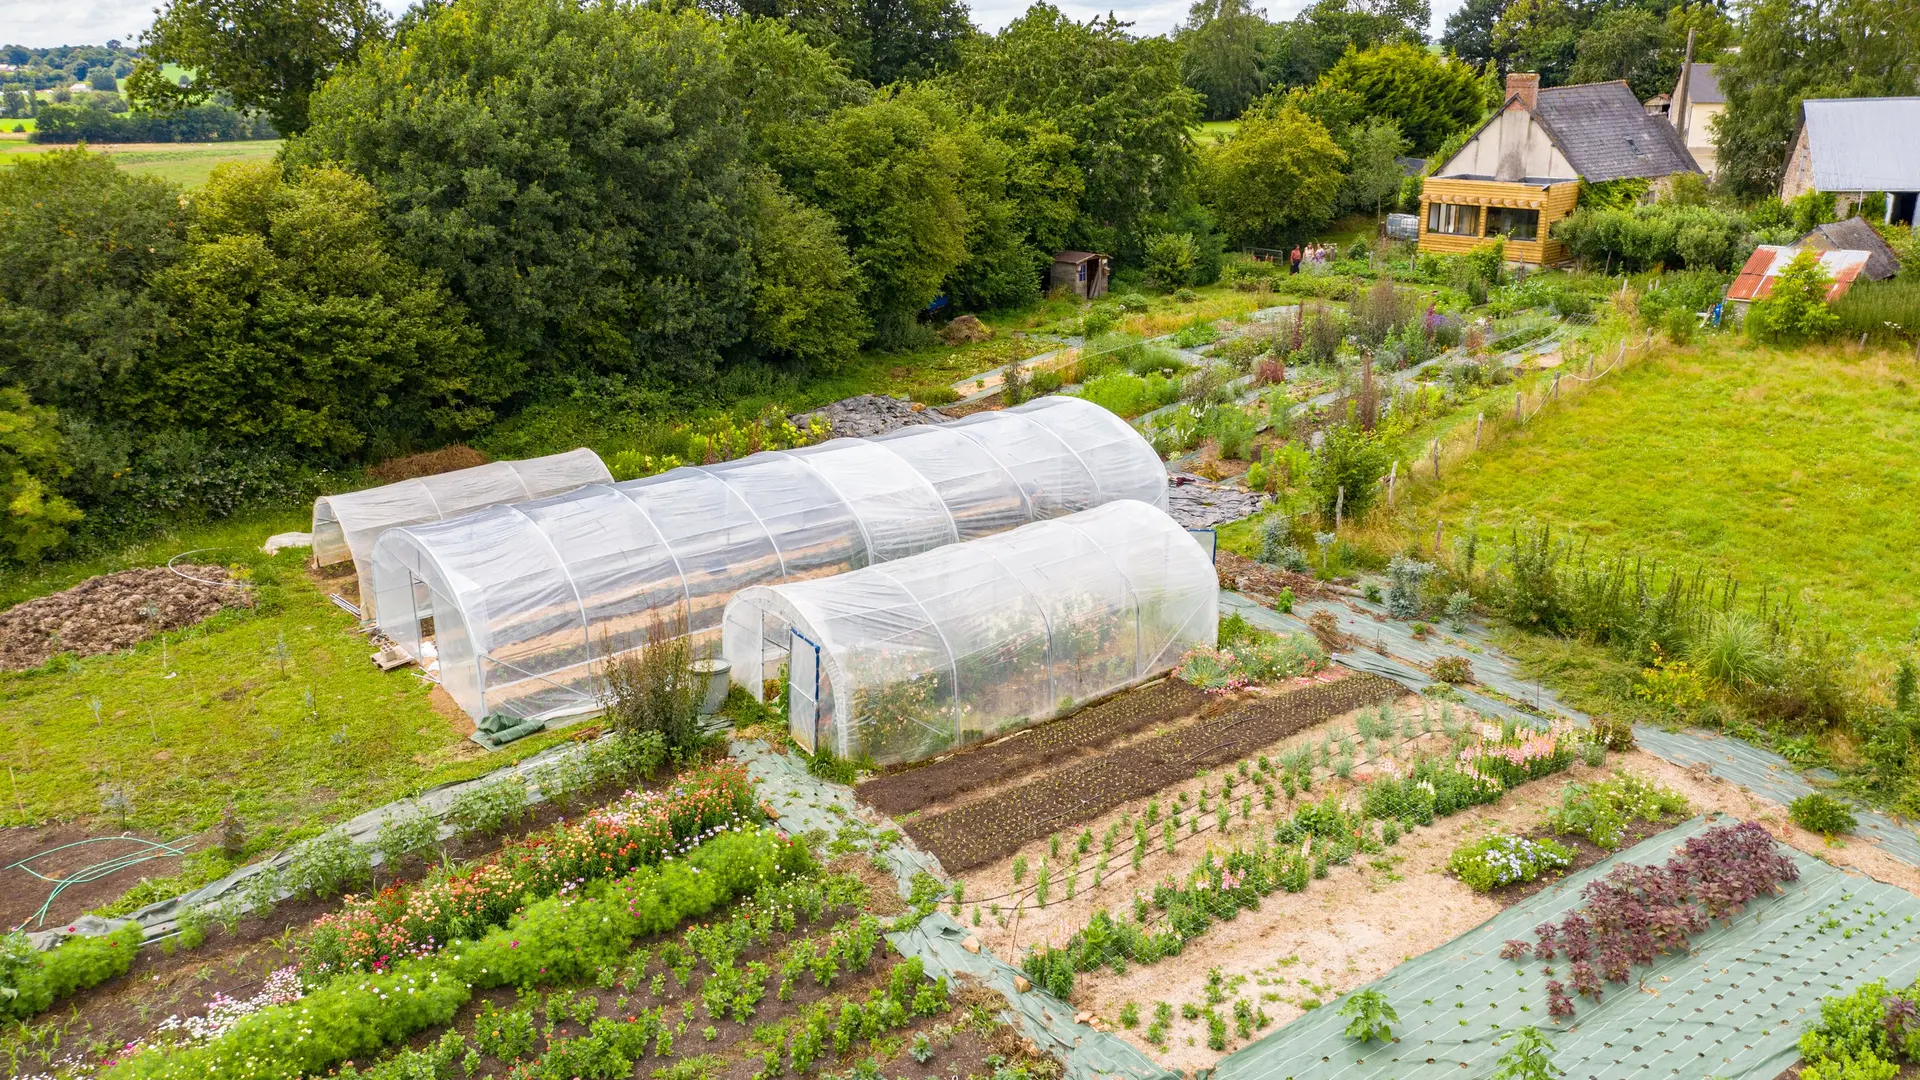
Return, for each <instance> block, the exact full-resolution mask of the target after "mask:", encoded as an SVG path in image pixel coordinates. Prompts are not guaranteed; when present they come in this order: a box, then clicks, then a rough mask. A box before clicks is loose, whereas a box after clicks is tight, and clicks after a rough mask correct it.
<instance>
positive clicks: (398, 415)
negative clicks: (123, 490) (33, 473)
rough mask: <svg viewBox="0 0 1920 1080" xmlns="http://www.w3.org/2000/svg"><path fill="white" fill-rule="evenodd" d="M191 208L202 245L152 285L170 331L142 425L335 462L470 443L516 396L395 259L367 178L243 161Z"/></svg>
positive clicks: (458, 322) (473, 335)
mask: <svg viewBox="0 0 1920 1080" xmlns="http://www.w3.org/2000/svg"><path fill="white" fill-rule="evenodd" d="M194 204H195V206H196V208H197V218H198V220H197V221H196V222H195V224H194V226H193V228H192V231H191V236H192V240H193V243H192V244H191V246H190V247H189V248H188V250H187V251H186V252H185V253H184V255H183V257H182V258H181V259H180V261H178V262H177V263H174V264H173V265H171V266H169V267H167V268H166V269H164V270H162V271H161V272H160V273H158V274H156V275H155V278H154V294H155V295H156V296H157V297H159V298H160V299H161V300H162V301H163V302H164V303H166V304H167V307H168V310H169V313H170V315H171V319H170V321H169V328H168V333H167V335H166V336H165V338H164V339H163V341H162V344H161V346H160V348H159V349H158V350H157V352H156V355H155V357H154V361H153V363H152V365H151V366H150V369H149V371H148V377H147V378H146V379H144V380H143V381H142V386H141V388H140V390H139V392H138V395H137V397H138V401H139V405H138V410H139V412H140V414H142V416H143V418H144V419H145V420H146V421H147V426H148V427H150V428H153V429H156V430H158V429H160V428H166V427H185V428H189V429H193V430H198V431H207V432H212V433H215V436H216V440H215V441H217V442H221V443H241V442H244V443H247V444H250V445H254V446H261V445H266V446H273V447H276V448H285V449H293V450H297V451H300V452H303V453H305V454H306V455H308V456H310V457H319V458H322V459H330V460H340V459H345V458H351V457H355V456H358V455H359V454H360V453H361V452H362V451H364V450H366V449H367V448H368V446H369V444H370V443H375V444H377V445H376V446H375V449H377V450H378V451H381V452H392V451H393V450H396V449H410V448H413V447H418V446H421V445H437V444H438V443H439V442H441V441H444V440H446V439H448V438H454V437H458V436H461V435H465V434H469V433H471V432H473V431H476V430H478V429H479V428H480V427H481V426H483V425H484V424H486V423H487V422H488V421H489V420H491V419H492V418H493V413H492V410H491V409H490V408H488V405H489V404H490V403H492V402H496V401H499V400H501V399H503V398H505V397H507V396H508V395H509V393H510V392H511V391H512V389H513V387H512V386H511V385H510V384H509V383H508V381H507V380H506V379H505V378H503V377H502V375H503V373H502V372H501V371H500V370H499V368H498V367H497V366H496V365H494V364H491V363H489V362H488V359H487V357H486V356H485V355H484V354H483V353H482V352H481V348H480V335H479V334H478V332H477V331H475V330H474V328H473V326H472V324H471V323H470V322H468V321H467V318H466V313H465V311H464V310H462V309H461V307H460V305H459V304H457V303H455V302H454V301H453V299H452V298H451V297H450V296H449V295H448V293H447V290H446V288H445V286H443V285H442V284H441V283H440V281H439V279H438V278H437V276H436V275H434V274H431V273H426V272H422V271H421V270H420V269H419V268H418V267H416V266H414V265H413V264H412V263H409V262H407V261H406V260H405V259H401V258H398V257H396V256H395V254H394V253H393V251H392V249H391V245H390V243H389V239H388V236H387V232H386V227H385V225H384V223H383V221H382V214H381V210H382V207H381V205H380V197H379V195H378V194H377V193H376V192H375V191H374V189H373V185H371V184H369V183H367V182H366V181H365V180H362V179H360V178H359V177H357V176H354V175H352V174H351V173H348V172H346V171H345V170H343V169H340V168H337V167H333V166H320V167H317V168H313V169H310V170H307V171H305V172H304V173H303V174H302V175H300V176H299V177H297V178H296V179H295V180H294V181H292V182H287V181H285V180H283V179H282V177H281V175H280V168H279V166H278V165H275V164H273V163H271V162H268V163H261V164H240V163H234V164H228V165H223V166H221V167H219V168H218V169H215V170H214V172H213V176H212V177H211V178H210V179H209V180H208V181H207V184H206V186H205V187H204V188H202V189H201V190H200V191H198V192H197V193H196V195H195V199H194Z"/></svg>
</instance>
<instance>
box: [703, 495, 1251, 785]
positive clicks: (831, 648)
mask: <svg viewBox="0 0 1920 1080" xmlns="http://www.w3.org/2000/svg"><path fill="white" fill-rule="evenodd" d="M1218 590H1219V584H1218V581H1217V580H1216V578H1215V576H1214V572H1213V564H1212V562H1211V560H1209V559H1208V558H1207V554H1206V552H1205V550H1204V549H1202V548H1201V546H1200V545H1199V544H1198V543H1196V542H1195V541H1194V539H1193V537H1191V536H1189V535H1188V534H1187V533H1186V531H1185V530H1183V529H1182V528H1180V526H1179V525H1177V524H1175V523H1174V521H1173V519H1172V518H1170V517H1168V516H1167V515H1166V513H1165V512H1164V511H1163V510H1161V509H1160V508H1158V507H1154V506H1149V505H1147V504H1145V503H1141V502H1136V501H1131V500H1127V501H1121V502H1115V503H1110V504H1108V505H1106V506H1101V507H1098V508H1096V509H1092V510H1087V511H1085V512H1083V513H1079V514H1074V515H1072V516H1070V517H1065V518H1061V519H1058V520H1055V521H1044V522H1036V523H1034V524H1031V525H1026V526H1023V527H1021V528H1018V529H1015V530H1013V531H1012V532H1008V533H1005V534H1002V535H999V536H993V537H988V538H986V539H982V540H976V541H973V542H971V543H966V544H959V545H955V546H953V547H948V548H943V549H941V550H939V551H936V552H929V553H927V554H924V555H920V556H916V557H914V558H911V559H903V560H901V561H899V562H894V563H888V564H887V565H885V566H873V567H868V568H866V569H863V570H859V571H855V572H853V573H849V574H841V575H839V576H837V577H830V578H822V579H819V580H814V581H796V582H790V583H787V584H783V585H773V586H762V587H756V588H752V589H746V590H743V591H742V592H741V593H740V594H739V595H737V596H735V597H734V598H733V601H732V602H731V603H729V604H728V605H727V611H726V621H725V629H724V632H723V636H722V648H723V651H724V653H725V656H726V658H727V661H728V663H730V664H731V665H732V668H733V676H734V680H735V681H736V682H738V683H741V684H742V685H744V686H746V687H747V688H748V689H750V690H752V691H753V692H754V693H756V694H759V693H762V692H763V691H762V687H763V686H764V682H765V680H768V679H777V678H779V677H780V672H781V669H782V668H786V669H787V671H788V677H789V678H790V679H791V683H790V692H789V693H788V695H787V696H788V700H789V704H788V722H789V724H790V726H791V727H792V730H793V733H794V736H795V738H797V739H799V740H800V742H801V743H802V745H804V746H807V747H810V748H814V749H821V748H825V749H830V750H832V751H833V752H834V753H835V754H837V755H839V756H841V757H849V758H857V757H864V756H871V757H872V758H873V759H874V760H875V761H878V762H881V763H894V762H903V761H915V760H918V759H921V758H925V757H929V756H931V755H933V754H936V753H939V752H941V751H944V750H948V749H951V748H953V747H956V746H964V745H966V744H969V743H974V742H979V741H981V740H982V739H987V738H991V737H993V736H995V735H999V734H1002V733H1004V732H1007V731H1012V730H1014V729H1016V728H1021V727H1026V726H1028V725H1030V724H1034V723H1038V722H1039V721H1042V720H1046V719H1048V718H1050V717H1053V716H1057V715H1059V714H1061V713H1064V712H1068V711H1070V710H1071V709H1072V708H1073V707H1074V704H1075V703H1076V702H1083V701H1087V700H1089V699H1092V698H1096V697H1099V696H1101V695H1103V694H1107V693H1110V692H1112V691H1114V690H1117V689H1120V688H1121V687H1124V686H1126V685H1128V684H1130V683H1134V682H1138V681H1140V680H1142V679H1145V678H1149V677H1151V676H1154V675H1158V674H1161V673H1163V672H1165V671H1167V670H1169V669H1170V668H1172V667H1173V665H1174V664H1176V663H1177V662H1179V659H1180V657H1181V655H1182V654H1183V653H1184V652H1185V651H1186V650H1188V649H1190V648H1192V647H1193V646H1195V645H1197V644H1206V643H1211V642H1212V641H1213V640H1214V638H1215V636H1216V634H1217V632H1218V625H1219V599H1218Z"/></svg>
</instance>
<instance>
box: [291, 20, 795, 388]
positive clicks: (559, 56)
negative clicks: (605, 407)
mask: <svg viewBox="0 0 1920 1080" xmlns="http://www.w3.org/2000/svg"><path fill="white" fill-rule="evenodd" d="M508 73H511V74H508ZM732 82H733V72H732V70H731V65H730V64H729V63H728V62H727V59H726V56H725V43H724V40H723V34H722V32H721V28H720V25H719V24H718V23H716V22H714V21H713V20H712V19H710V18H708V17H706V16H704V15H702V14H700V13H698V12H694V11H685V10H682V11H675V12H669V11H664V10H660V9H654V8H641V7H634V6H627V5H614V4H590V5H589V4H579V3H575V2H573V0H454V2H453V3H452V4H450V5H448V6H447V7H444V8H440V9H438V10H437V11H436V12H435V13H433V14H432V15H430V16H429V17H427V18H425V19H423V20H422V21H421V22H420V23H419V24H418V25H416V26H414V27H412V28H411V29H409V30H408V31H407V32H406V34H405V35H404V37H403V39H402V43H401V44H397V45H394V46H389V47H380V48H376V49H373V50H370V51H369V53H368V54H367V55H366V56H365V57H363V58H362V59H361V60H360V62H358V63H356V64H353V65H350V66H348V67H346V68H343V69H342V70H341V71H340V72H338V73H336V74H335V75H334V77H333V78H332V79H330V80H329V81H328V82H327V84H326V85H325V86H324V87H323V88H322V89H321V91H320V93H318V94H316V95H315V97H314V101H313V126H312V127H311V128H310V129H309V130H308V131H307V133H306V134H305V135H304V136H302V137H301V138H300V139H298V140H295V141H294V142H293V143H292V144H290V145H289V147H288V149H287V152H286V153H287V158H288V160H289V161H290V162H291V163H293V164H295V165H313V164H321V163H325V162H329V161H334V162H339V163H341V164H344V165H345V166H347V167H348V168H350V169H352V170H353V171H355V172H357V173H359V174H360V175H361V176H364V177H366V178H367V179H368V180H369V181H371V182H372V183H373V185H374V187H375V188H376V189H378V190H379V192H380V194H381V196H382V197H383V198H384V199H385V201H386V203H387V205H388V207H389V217H390V220H391V221H392V223H393V229H394V234H395V242H396V244H397V246H398V247H399V249H400V250H401V251H402V252H404V253H405V254H407V255H408V256H409V257H411V258H413V259H415V260H416V261H418V262H419V263H420V264H422V265H424V266H427V267H430V268H432V269H435V270H438V271H439V272H440V273H441V274H442V275H443V276H444V278H445V280H446V281H447V282H448V284H449V285H450V286H451V287H452V289H453V291H454V294H455V295H456V296H457V297H459V298H460V299H461V300H462V301H463V302H464V303H465V304H466V306H467V308H468V309H469V310H470V311H472V312H473V313H474V317H475V319H476V320H477V321H478V322H479V323H480V324H481V326H482V328H483V329H484V330H485V332H486V335H487V340H488V344H489V346H491V350H490V355H493V356H498V357H501V358H503V359H505V360H506V361H508V362H511V363H516V364H524V365H527V366H528V367H529V368H530V369H531V370H533V371H534V372H536V373H538V372H543V371H551V370H555V369H572V370H582V371H590V372H621V373H626V374H629V375H654V376H670V377H679V378H696V377H699V376H700V375H701V374H702V373H704V372H707V371H709V370H711V369H712V368H713V366H714V365H716V364H719V363H722V362H724V361H725V360H726V359H728V358H729V357H730V356H733V355H735V354H737V353H738V351H740V349H741V348H742V346H743V343H744V342H745V341H746V340H747V338H748V335H749V332H750V329H751V321H752V310H753V303H754V300H753V290H752V264H753V258H754V256H753V252H754V250H755V238H754V237H753V236H752V234H751V223H752V221H753V219H754V216H755V211H756V210H757V209H758V207H759V206H760V205H761V203H760V199H761V194H760V192H759V191H758V190H757V186H758V185H759V184H760V183H762V182H763V173H762V172H761V170H760V168H759V167H758V166H756V165H755V164H754V163H753V162H752V160H751V159H750V158H749V157H748V156H747V149H748V144H747V126H746V123H745V121H744V119H743V118H742V116H741V114H740V108H739V99H738V98H737V97H736V96H735V94H734V93H733V92H732V91H731V87H732Z"/></svg>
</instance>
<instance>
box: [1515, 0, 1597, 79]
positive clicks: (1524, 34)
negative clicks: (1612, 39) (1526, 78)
mask: <svg viewBox="0 0 1920 1080" xmlns="http://www.w3.org/2000/svg"><path fill="white" fill-rule="evenodd" d="M1587 24H1588V18H1587V13H1586V12H1585V11H1583V10H1581V9H1579V8H1576V7H1575V6H1574V5H1573V4H1572V3H1570V2H1569V0H1512V2H1511V3H1509V4H1508V5H1507V6H1506V7H1504V8H1502V9H1501V11H1500V18H1499V19H1498V20H1496V21H1495V22H1494V24H1493V49H1494V54H1495V55H1497V56H1498V57H1499V58H1500V65H1501V66H1502V67H1503V68H1505V69H1506V70H1508V71H1533V72H1538V73H1539V75H1540V85H1542V86H1563V85H1565V84H1566V83H1567V81H1568V78H1569V76H1570V75H1571V74H1572V73H1573V59H1574V50H1575V49H1576V48H1577V47H1578V46H1579V44H1580V35H1581V33H1582V32H1583V31H1585V30H1586V28H1587Z"/></svg>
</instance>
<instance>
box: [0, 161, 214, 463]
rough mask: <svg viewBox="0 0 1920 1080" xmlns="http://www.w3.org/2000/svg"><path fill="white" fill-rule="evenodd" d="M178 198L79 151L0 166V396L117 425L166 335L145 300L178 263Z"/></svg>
mask: <svg viewBox="0 0 1920 1080" xmlns="http://www.w3.org/2000/svg"><path fill="white" fill-rule="evenodd" d="M190 216H191V215H190V212H189V210H188V209H187V208H186V207H183V206H182V205H181V200H180V193H179V191H178V190H177V189H175V188H173V187H171V186H170V185H168V184H166V183H164V182H162V181H160V180H159V179H157V178H155V177H151V176H137V175H134V174H132V173H128V172H123V171H121V170H120V169H118V168H117V167H115V165H114V163H113V159H112V158H110V157H108V156H106V155H104V154H95V153H89V152H88V151H86V150H85V149H73V150H56V151H54V152H52V153H49V154H44V155H35V156H33V157H25V156H22V157H21V158H20V159H19V160H17V161H15V162H13V163H12V164H10V165H9V166H7V167H5V168H0V265H4V266H6V267H7V268H8V270H7V272H6V273H4V274H0V386H20V387H24V388H25V389H26V392H27V394H28V396H30V397H31V398H33V400H34V401H35V402H37V403H39V404H42V405H50V406H53V407H54V408H56V409H59V410H60V411H61V412H62V413H64V414H65V415H66V416H68V417H70V418H77V419H86V420H90V421H95V422H99V423H102V424H107V425H113V426H118V425H121V424H124V422H125V419H126V413H127V411H128V409H127V402H128V400H129V395H130V394H131V393H132V392H133V390H134V389H135V388H136V387H138V386H139V384H140V383H141V381H142V379H143V367H144V364H145V362H146V358H147V357H148V356H149V355H150V353H151V351H152V349H153V346H154V343H155V342H156V341H158V340H159V338H160V335H161V334H162V332H163V331H164V329H165V327H166V311H165V309H164V308H163V307H162V306H161V305H160V304H159V303H157V302H156V301H155V300H154V299H153V298H152V297H151V296H150V295H149V294H148V291H147V282H148V280H149V279H150V278H151V276H152V275H153V274H155V273H156V272H158V271H159V270H160V269H162V268H164V267H165V266H167V265H168V264H170V263H171V262H173V260H175V259H176V258H178V257H179V255H180V252H181V250H182V248H183V245H184V244H185V240H186V229H187V222H188V220H189V219H190Z"/></svg>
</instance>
